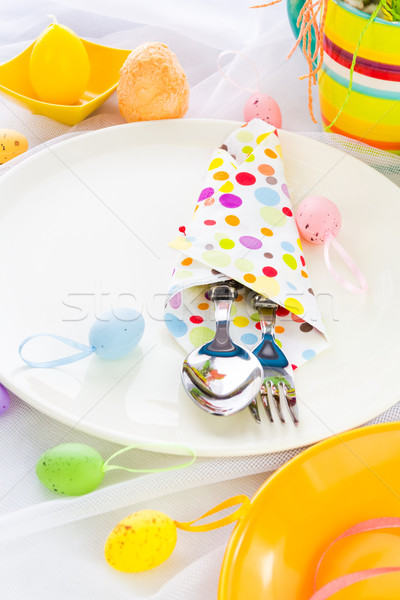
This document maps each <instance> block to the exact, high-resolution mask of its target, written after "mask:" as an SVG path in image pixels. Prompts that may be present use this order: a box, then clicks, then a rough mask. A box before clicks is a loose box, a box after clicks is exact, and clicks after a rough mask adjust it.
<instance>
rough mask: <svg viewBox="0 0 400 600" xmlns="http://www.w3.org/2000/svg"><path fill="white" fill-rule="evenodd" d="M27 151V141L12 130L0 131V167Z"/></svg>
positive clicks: (20, 134)
mask: <svg viewBox="0 0 400 600" xmlns="http://www.w3.org/2000/svg"><path fill="white" fill-rule="evenodd" d="M27 150H28V140H27V139H26V137H25V136H23V135H22V133H18V131H14V129H0V165H3V164H4V163H6V162H7V161H9V160H11V159H12V158H15V157H16V156H18V155H19V154H22V153H23V152H26V151H27Z"/></svg>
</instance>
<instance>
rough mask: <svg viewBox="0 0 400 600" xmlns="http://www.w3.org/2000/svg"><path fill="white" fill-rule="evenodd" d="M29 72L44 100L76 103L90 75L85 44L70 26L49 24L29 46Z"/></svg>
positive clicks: (34, 87) (39, 95) (32, 81)
mask: <svg viewBox="0 0 400 600" xmlns="http://www.w3.org/2000/svg"><path fill="white" fill-rule="evenodd" d="M29 75H30V79H31V83H32V87H33V89H34V90H35V92H36V94H37V96H38V98H39V99H40V100H42V101H43V102H49V103H52V104H76V103H77V102H78V100H79V99H80V98H81V96H82V94H83V93H84V92H85V90H86V89H87V85H88V82H89V76H90V62H89V57H88V54H87V52H86V49H85V46H84V45H83V43H82V42H81V40H80V39H79V37H78V36H77V35H76V34H75V33H74V32H73V31H71V29H69V28H68V27H64V26H63V25H59V24H58V23H52V24H51V25H49V26H48V27H47V28H46V29H45V30H44V31H43V33H42V34H41V35H40V36H39V37H38V39H37V40H36V43H35V45H34V47H33V49H32V54H31V58H30V63H29Z"/></svg>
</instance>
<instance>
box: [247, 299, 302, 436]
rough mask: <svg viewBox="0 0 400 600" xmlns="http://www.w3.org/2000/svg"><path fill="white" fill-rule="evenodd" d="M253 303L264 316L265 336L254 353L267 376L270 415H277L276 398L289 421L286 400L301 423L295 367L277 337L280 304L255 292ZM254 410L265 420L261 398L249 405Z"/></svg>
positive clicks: (265, 393)
mask: <svg viewBox="0 0 400 600" xmlns="http://www.w3.org/2000/svg"><path fill="white" fill-rule="evenodd" d="M252 304H253V306H254V308H255V309H256V310H257V311H258V314H259V316H260V325H261V333H262V340H261V342H260V344H259V345H258V346H257V348H255V349H254V350H253V354H255V356H256V357H257V358H258V360H259V361H260V363H261V365H262V367H263V370H264V379H263V383H262V385H261V390H260V397H261V401H262V404H263V406H264V408H265V412H266V413H267V416H268V419H269V420H270V421H271V423H273V421H274V419H273V416H272V411H271V402H273V404H274V406H275V409H276V412H277V413H278V416H279V419H280V421H281V422H282V423H285V417H284V416H283V412H282V402H284V403H285V404H286V406H287V408H288V410H289V414H290V416H291V418H292V420H293V423H294V424H295V425H298V423H299V412H298V406H297V401H296V391H295V386H294V377H293V369H292V366H291V364H290V363H289V361H288V359H287V358H286V356H285V354H284V353H283V352H282V350H281V349H280V348H279V346H278V345H277V343H276V341H275V321H276V311H277V308H278V305H277V304H276V303H275V302H273V301H272V300H269V299H268V298H265V297H264V296H261V294H255V295H254V296H253V298H252ZM249 409H250V412H251V414H252V416H253V417H254V419H255V420H256V421H257V423H260V422H261V419H260V413H259V411H258V406H257V399H254V400H253V402H252V403H251V404H250V406H249Z"/></svg>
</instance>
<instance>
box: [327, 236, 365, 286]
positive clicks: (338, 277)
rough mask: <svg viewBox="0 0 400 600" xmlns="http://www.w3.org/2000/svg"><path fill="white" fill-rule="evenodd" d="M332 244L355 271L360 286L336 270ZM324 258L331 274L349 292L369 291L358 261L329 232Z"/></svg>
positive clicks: (347, 264) (352, 270)
mask: <svg viewBox="0 0 400 600" xmlns="http://www.w3.org/2000/svg"><path fill="white" fill-rule="evenodd" d="M331 246H333V248H334V249H335V250H336V252H337V253H338V254H339V256H340V258H341V259H342V260H343V262H344V264H345V265H346V266H347V267H348V268H349V269H350V271H351V272H352V273H353V275H354V277H355V278H356V279H357V281H358V283H359V284H360V285H359V286H356V285H354V284H353V283H350V281H347V279H345V278H344V277H342V276H341V275H339V273H338V272H337V271H336V269H335V268H334V266H333V265H332V262H331V257H330V255H329V250H330V247H331ZM324 258H325V263H326V266H327V269H328V271H329V272H330V273H331V275H333V277H334V278H335V279H336V281H337V282H338V283H340V285H341V286H343V287H344V288H345V289H346V290H348V291H349V292H353V294H363V293H364V292H366V291H367V289H368V283H367V280H366V279H365V277H364V275H363V274H362V273H361V271H360V269H359V268H358V267H357V265H356V263H355V262H354V261H353V259H352V258H351V256H350V255H349V254H348V253H347V252H346V250H345V249H344V248H343V246H341V245H340V244H339V242H338V241H337V240H335V238H334V237H333V235H332V234H328V235H327V237H326V239H325V243H324Z"/></svg>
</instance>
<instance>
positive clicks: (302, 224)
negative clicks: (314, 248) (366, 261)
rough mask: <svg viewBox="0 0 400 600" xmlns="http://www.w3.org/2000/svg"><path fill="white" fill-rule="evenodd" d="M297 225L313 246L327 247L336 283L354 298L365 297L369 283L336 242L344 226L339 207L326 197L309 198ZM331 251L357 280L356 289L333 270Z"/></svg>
mask: <svg viewBox="0 0 400 600" xmlns="http://www.w3.org/2000/svg"><path fill="white" fill-rule="evenodd" d="M296 224H297V227H298V230H299V233H300V235H301V236H302V237H303V238H304V239H305V240H307V242H311V243H312V244H320V245H322V244H323V246H324V260H325V264H326V266H327V269H328V271H329V272H330V274H331V275H332V276H333V277H334V278H335V279H336V281H337V282H338V283H339V284H340V285H341V286H342V287H344V288H345V289H346V290H348V291H349V292H352V293H353V294H364V292H366V291H367V289H368V283H367V280H366V279H365V277H364V275H363V274H362V272H361V271H360V269H359V268H358V267H357V265H356V263H355V262H354V260H353V259H352V258H351V256H350V255H349V253H348V252H346V250H345V249H344V248H343V246H342V245H341V244H340V243H339V242H338V241H337V240H336V239H335V238H336V236H337V234H338V233H339V231H340V228H341V226H342V217H341V215H340V211H339V209H338V207H337V206H336V204H335V203H334V202H332V200H329V198H325V196H307V198H304V200H302V201H301V202H300V204H299V208H298V209H297V212H296ZM331 247H332V248H333V249H334V250H335V251H336V252H337V254H338V255H339V257H340V258H341V259H342V261H343V262H344V264H345V265H346V267H347V268H348V269H349V271H351V273H352V274H353V275H354V277H355V279H356V280H357V283H358V285H354V284H353V283H351V282H350V281H348V280H347V279H346V278H345V277H343V275H341V274H340V273H339V272H338V271H337V270H336V268H335V267H334V266H333V264H332V261H331V256H330V249H331Z"/></svg>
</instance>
